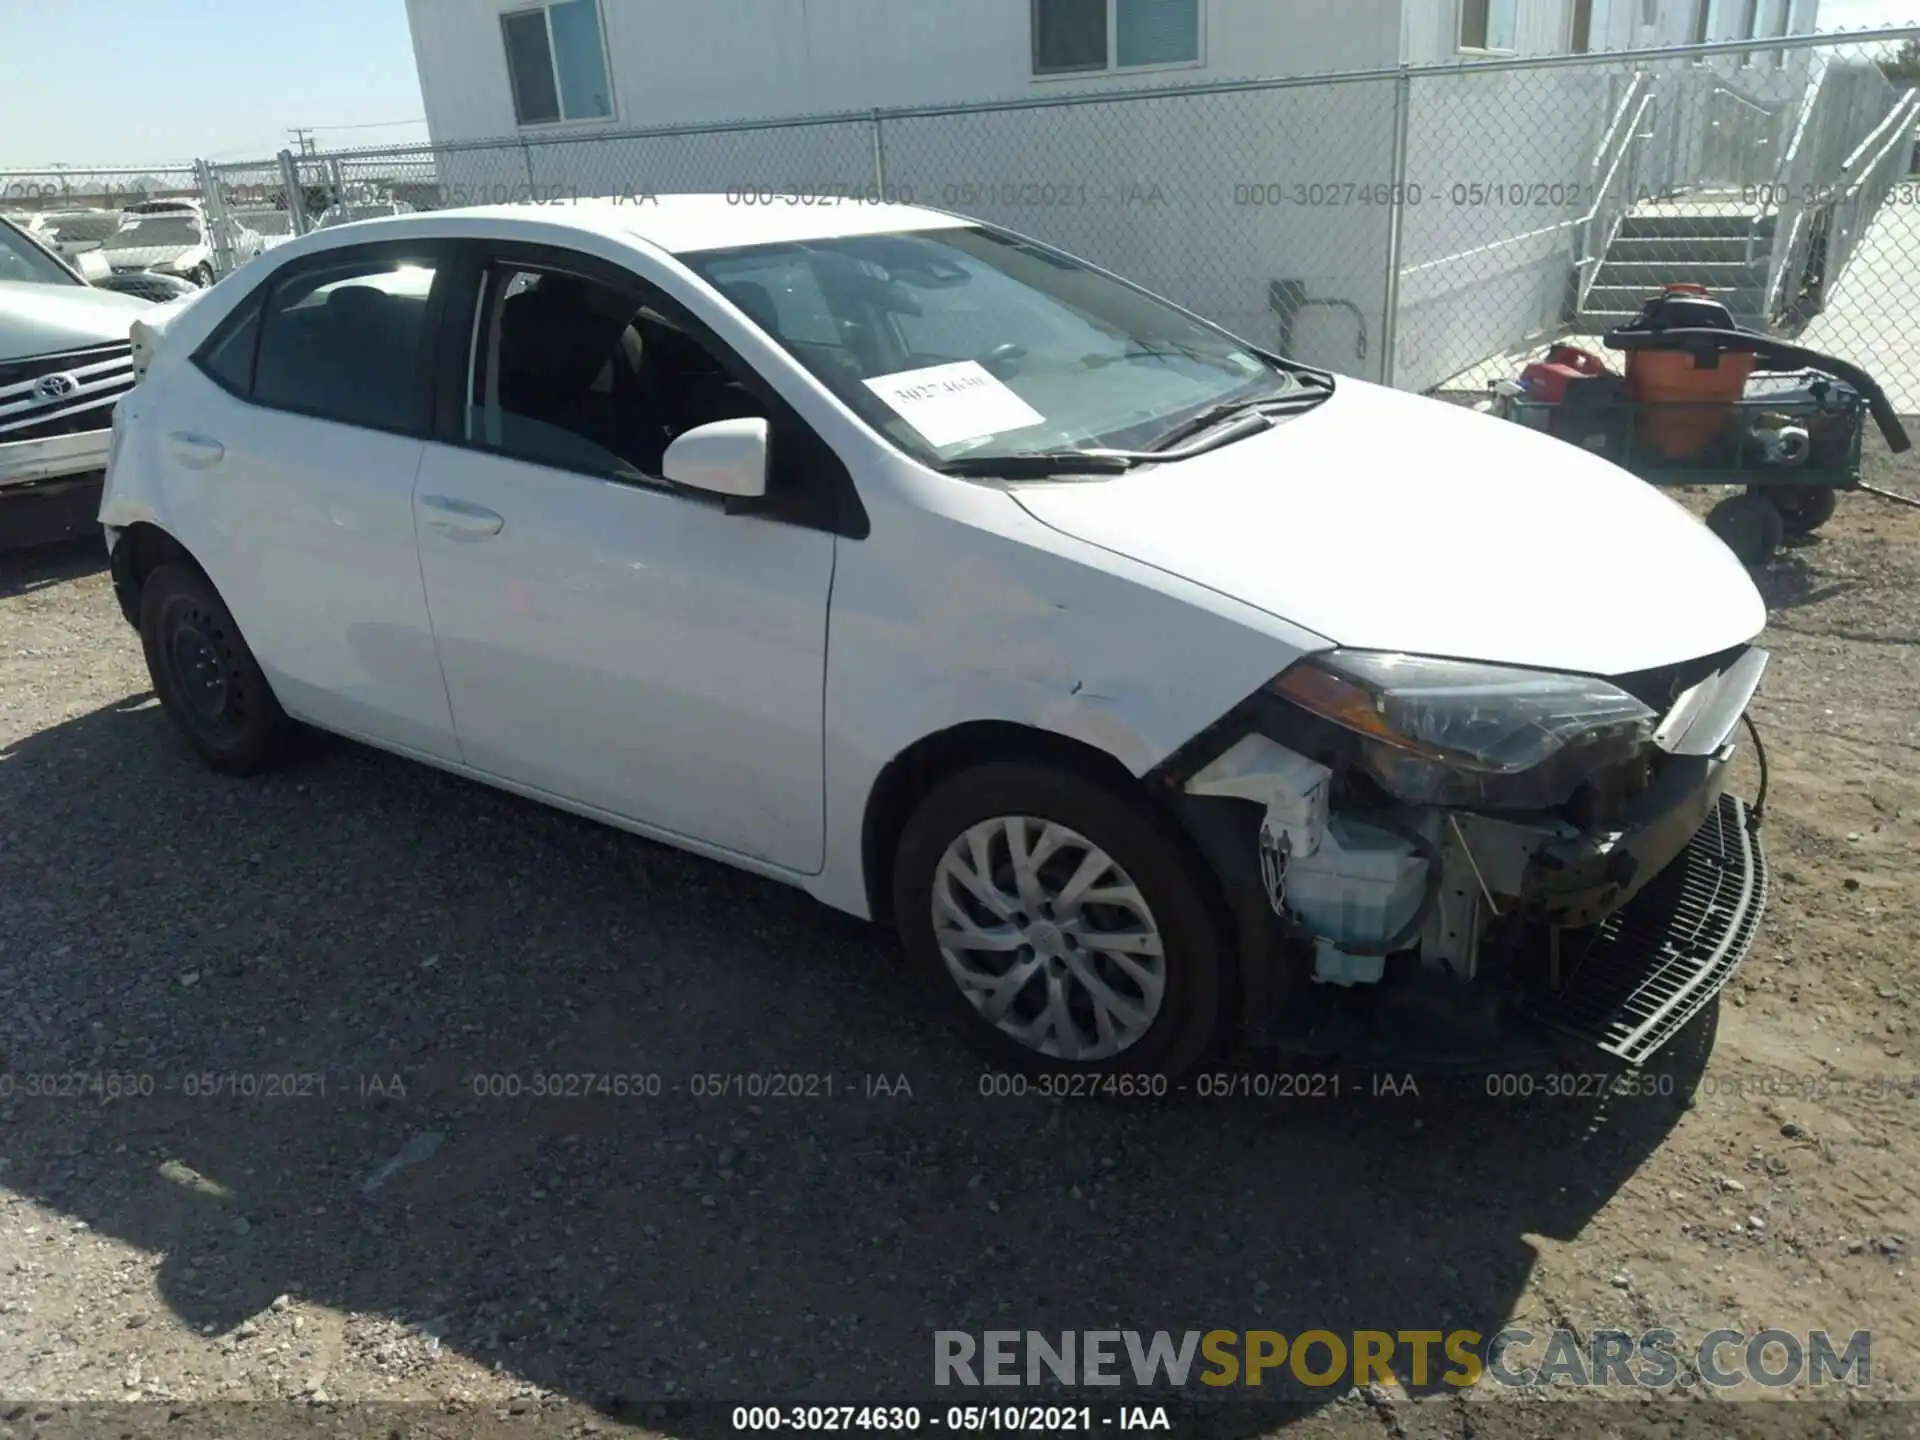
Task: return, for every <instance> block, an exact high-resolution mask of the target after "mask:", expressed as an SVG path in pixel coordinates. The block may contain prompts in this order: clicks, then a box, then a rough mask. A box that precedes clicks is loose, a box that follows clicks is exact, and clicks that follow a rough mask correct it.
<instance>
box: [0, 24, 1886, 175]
mask: <svg viewBox="0 0 1920 1440" xmlns="http://www.w3.org/2000/svg"><path fill="white" fill-rule="evenodd" d="M685 3H688V4H699V3H704V0H685ZM761 3H763V4H770V5H771V4H790V3H794V0H761ZM897 3H900V4H928V3H938V0H897ZM1236 3H1243V4H1250V3H1273V0H1236ZM1315 3H1318V0H1315ZM1910 23H1920V0H1821V4H1820V28H1821V29H1823V30H1830V29H1850V30H1851V29H1860V28H1862V27H1868V26H1875V25H1895V24H1910ZM423 116H424V112H423V109H422V106H421V103H420V83H419V80H418V78H417V76H416V74H415V72H414V68H413V39H412V36H411V34H410V33H409V32H408V29H407V14H406V4H405V0H0V166H4V167H7V168H11V169H22V168H27V167H34V166H41V165H47V164H54V163H59V164H65V165H68V166H71V167H73V168H76V169H77V168H83V167H85V166H88V165H102V164H128V163H135V162H138V163H143V164H152V163H157V162H161V161H184V160H189V159H192V158H194V157H196V156H197V157H200V158H203V159H208V160H251V159H255V158H264V157H269V156H272V155H275V154H277V153H279V151H280V150H281V149H282V148H289V147H292V146H293V145H294V143H295V142H294V141H293V138H292V136H291V135H290V134H289V133H288V132H289V130H290V129H291V128H292V127H294V126H310V127H312V128H313V129H314V130H315V132H316V140H317V143H318V144H319V145H320V147H321V148H322V149H334V148H339V147H342V146H348V145H387V144H398V143H402V142H405V141H409V140H423V139H425V138H426V123H425V120H424V118H423ZM396 122H397V123H396Z"/></svg>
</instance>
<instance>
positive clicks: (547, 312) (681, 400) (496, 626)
mask: <svg viewBox="0 0 1920 1440" xmlns="http://www.w3.org/2000/svg"><path fill="white" fill-rule="evenodd" d="M471 285H472V289H471V292H470V295H471V303H468V304H466V306H465V315H466V318H465V319H464V320H463V319H462V308H461V306H460V305H458V304H455V305H450V307H449V312H448V317H447V325H446V333H447V334H448V335H449V336H450V337H457V341H455V342H453V343H455V344H456V345H457V354H458V355H459V357H460V361H459V363H458V364H457V365H456V364H455V363H454V362H451V361H450V360H449V359H448V358H446V355H445V352H443V360H442V371H443V375H451V374H452V373H454V371H455V370H456V369H457V370H458V371H459V372H460V379H459V382H458V383H457V384H455V385H454V388H453V389H452V390H451V391H448V390H446V389H443V392H442V406H443V409H442V413H441V424H442V427H443V429H442V433H441V434H440V436H439V437H438V438H437V439H436V440H435V441H433V442H431V443H429V444H428V446H427V449H426V455H425V458H424V460H423V461H422V464H421V470H420V479H419V484H418V486H417V487H416V491H415V505H416V519H417V523H418V530H419V537H420V568H421V572H422V574H423V576H424V577H425V581H426V587H427V598H428V603H429V607H430V610H431V613H432V617H433V628H434V637H435V640H436V642H437V645H438V649H439V655H440V669H441V673H442V674H443V675H444V676H445V679H446V689H447V695H448V697H449V699H450V701H451V703H452V706H453V719H454V726H455V730H456V733H457V735H458V738H459V743H460V750H461V754H462V757H463V758H464V759H465V761H466V763H467V764H469V765H471V766H473V767H475V768H476V769H478V770H481V771H484V772H486V773H488V774H491V775H495V776H498V777H500V778H502V779H505V780H508V781H511V782H514V783H516V784H518V785H522V786H525V787H529V788H531V789H534V790H536V791H539V792H542V793H545V794H549V795H553V796H557V797H560V798H563V799H565V800H568V801H571V802H574V803H576V804H580V805H585V806H588V807H591V808H592V809H595V810H598V811H602V812H605V813H607V814H609V815H612V816H617V817H620V818H622V819H624V820H628V821H632V822H637V823H639V824H641V825H644V826H647V827H651V828H654V829H657V830H658V831H661V832H663V833H665V834H667V835H669V836H673V837H678V838H684V839H687V840H691V841H695V842H698V843H700V844H702V845H706V846H711V847H715V848H718V849H720V850H724V851H727V852H731V853H733V854H737V855H740V856H743V857H748V858H751V859H754V860H758V861H761V862H765V863H767V864H771V865H775V866H779V867H781V868H784V869H788V870H793V871H799V872H813V871H817V870H818V869H819V868H820V865H821V863H822V854H823V798H822V756H821V743H822V724H823V700H822V695H823V685H824V679H825V668H826V644H827V601H828V593H829V590H830V589H831V586H832V582H833V565H834V540H835V537H834V535H833V534H832V533H830V531H829V530H827V529H825V528H821V527H820V526H818V525H816V524H812V523H808V522H807V521H806V519H805V517H804V516H801V517H798V518H796V516H795V515H794V514H792V513H789V512H783V511H782V510H781V509H780V508H779V507H778V506H776V507H775V508H774V509H773V510H772V511H768V512H763V513H729V511H728V509H727V508H726V507H725V506H723V505H722V504H721V503H720V502H719V501H717V500H716V499H715V498H714V497H710V496H703V495H695V494H693V493H691V492H687V491H682V490H676V489H674V488H672V487H670V486H668V485H667V484H666V482H665V481H663V480H662V479H661V478H660V477H659V465H660V455H661V453H662V451H663V450H664V448H665V444H666V442H667V440H668V439H669V438H670V436H671V434H672V433H677V431H678V430H680V429H684V428H687V426H688V425H690V424H692V423H698V422H699V421H700V420H704V419H718V418H723V417H722V416H721V415H720V414H719V413H717V412H716V413H706V412H704V411H702V412H700V413H698V414H695V413H694V412H693V411H692V410H690V409H689V408H688V406H689V404H690V403H707V404H709V405H710V406H715V405H717V406H722V407H725V406H728V405H731V406H732V407H733V408H734V409H735V411H736V413H747V412H748V410H750V409H751V408H753V406H754V405H756V404H757V403H758V402H756V401H754V400H753V399H752V398H751V397H750V396H749V395H748V392H747V390H746V389H744V388H742V387H740V386H738V385H732V388H731V389H729V388H728V387H729V385H730V384H731V382H730V381H728V380H727V379H726V378H725V377H723V376H718V374H717V370H718V367H715V371H716V373H715V374H710V375H707V376H705V377H703V378H702V379H701V380H700V381H699V382H698V384H697V386H696V388H697V389H698V390H699V395H700V396H701V397H704V400H699V399H696V400H695V401H692V402H690V401H689V399H688V397H687V394H686V393H685V392H684V389H683V387H682V386H681V384H680V383H679V382H681V381H684V380H686V378H687V377H686V376H685V375H684V374H682V373H681V371H680V370H675V371H674V372H673V373H672V374H670V375H668V374H663V373H660V366H662V365H664V364H666V363H667V361H668V359H669V356H668V350H669V348H670V341H669V339H661V338H659V337H660V334H664V333H665V332H659V333H658V334H656V335H655V336H654V339H653V340H652V341H649V342H643V341H642V340H641V336H640V332H641V329H642V328H643V321H644V316H646V315H649V314H651V315H653V316H654V317H655V319H656V320H660V319H663V318H664V317H663V316H662V314H661V312H662V311H663V310H667V309H670V308H671V306H670V302H666V301H665V299H664V297H662V296H660V295H659V293H658V292H657V291H654V290H652V289H651V287H649V286H648V285H646V284H645V283H644V282H643V281H642V280H641V279H640V278H639V277H637V276H635V275H632V274H629V273H627V272H625V271H624V270H621V269H619V268H617V267H614V266H612V265H610V264H609V263H608V262H607V261H605V260H602V259H599V258H596V257H590V256H585V255H576V254H573V253H571V252H567V251H555V250H551V249H546V248H537V249H536V248H515V247H507V246H502V247H494V248H490V249H488V250H486V251H485V252H484V254H476V256H475V259H474V270H473V273H472V277H471ZM464 298H465V297H464V296H463V299H464ZM651 323H652V322H644V324H651ZM679 334H680V341H676V342H672V343H681V342H684V341H685V340H686V339H687V338H688V337H687V336H686V334H685V332H679ZM708 339H709V341H710V343H711V344H713V345H717V344H718V342H712V341H711V337H710V336H709V337H708ZM647 344H658V345H659V346H660V347H661V349H660V353H659V354H658V355H657V356H656V355H651V354H646V353H644V352H645V347H646V345H647ZM695 348H696V349H697V348H698V342H695ZM677 353H679V354H680V355H681V356H682V358H685V356H686V355H688V354H689V353H691V352H689V351H686V350H682V351H680V352H677ZM649 362H652V368H653V371H654V373H650V374H649V373H647V370H648V366H649ZM735 363H736V364H743V363H744V362H738V361H737V359H736V361H735ZM450 383H451V382H450ZM723 392H724V394H723ZM668 410H671V411H672V414H671V416H668V415H667V411H668ZM770 418H771V417H770ZM796 418H797V417H796ZM774 423H775V433H776V439H775V449H776V450H779V449H780V447H781V445H782V439H781V438H780V437H781V430H782V427H783V426H786V425H788V424H789V423H790V422H789V421H788V419H787V417H785V416H784V415H783V416H781V417H779V418H778V419H775V422H774ZM786 442H787V443H788V444H789V445H794V444H804V443H805V440H804V438H803V437H799V436H797V435H795V433H794V432H793V431H792V430H791V429H788V430H787V431H786Z"/></svg>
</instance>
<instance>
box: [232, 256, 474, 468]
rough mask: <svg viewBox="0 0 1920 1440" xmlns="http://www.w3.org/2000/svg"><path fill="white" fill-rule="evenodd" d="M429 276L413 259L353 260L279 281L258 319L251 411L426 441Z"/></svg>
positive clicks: (429, 269)
mask: <svg viewBox="0 0 1920 1440" xmlns="http://www.w3.org/2000/svg"><path fill="white" fill-rule="evenodd" d="M435 275H436V270H435V267H434V266H433V265H432V264H431V263H427V262H424V261H422V260H419V259H407V260H401V259H395V258H393V257H391V256H368V255H365V254H360V255H354V254H351V253H349V254H343V255H341V256H340V257H338V258H334V257H329V258H328V259H327V260H325V261H322V262H321V263H319V264H315V265H310V266H302V267H301V268H300V269H298V270H297V271H295V272H293V273H291V274H289V275H285V276H283V277H281V278H280V279H278V280H276V281H275V283H274V286H273V290H272V293H271V294H270V295H269V296H268V298H267V302H266V307H265V310H264V312H263V315H262V317H261V326H260V337H259V350H258V358H257V359H256V361H255V363H254V370H253V390H252V399H253V401H254V403H256V404H259V405H270V406H273V407H274V408H276V409H281V410H294V411H298V412H300V413H301V414H305V415H313V416H316V417H318V418H320V419H323V420H337V421H339V422H340V423H342V424H346V425H359V426H363V427H366V428H368V429H374V430H393V431H399V432H401V433H403V434H420V435H424V434H426V433H427V431H428V429H429V428H430V423H431V402H430V395H429V383H428V382H429V379H430V377H429V375H428V373H427V361H428V358H429V357H430V355H431V353H432V346H431V345H430V344H429V343H428V336H429V332H430V328H431V323H432V322H431V319H430V312H429V302H430V300H431V299H432V297H433V290H434V280H435Z"/></svg>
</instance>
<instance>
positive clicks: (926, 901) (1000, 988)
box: [893, 762, 1233, 1098]
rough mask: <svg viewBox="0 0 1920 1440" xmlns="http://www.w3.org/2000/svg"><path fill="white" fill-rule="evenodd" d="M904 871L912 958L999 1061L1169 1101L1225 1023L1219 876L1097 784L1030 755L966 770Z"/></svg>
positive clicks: (918, 834) (913, 833) (922, 825)
mask: <svg viewBox="0 0 1920 1440" xmlns="http://www.w3.org/2000/svg"><path fill="white" fill-rule="evenodd" d="M1016 844H1017V845H1018V846H1019V847H1020V850H1021V853H1020V854H1019V855H1018V856H1016V853H1015V846H1016ZM1023 862H1024V863H1023ZM893 877H894V878H893V904H894V916H895V919H896V923H897V925H898V926H899V930H900V939H901V943H902V945H903V946H904V947H905V949H906V953H907V956H908V959H909V962H910V963H911V965H912V966H913V968H914V970H915V971H916V972H917V973H918V976H919V978H920V979H921V980H922V981H923V982H924V983H925V984H926V986H927V987H928V989H929V991H930V992H931V994H932V996H933V998H934V1001H935V1003H936V1004H937V1005H938V1006H939V1008H940V1009H941V1011H942V1013H943V1014H944V1016H945V1017H946V1019H947V1020H948V1021H949V1022H950V1023H951V1024H953V1025H954V1026H955V1027H956V1028H957V1029H958V1030H959V1032H960V1034H961V1036H962V1037H963V1038H964V1039H965V1040H966V1041H967V1042H968V1043H969V1044H971V1045H973V1046H974V1047H975V1048H976V1049H978V1050H979V1051H981V1052H982V1053H983V1054H984V1055H986V1056H987V1058H988V1059H990V1060H991V1061H993V1062H995V1063H996V1064H998V1065H1001V1066H1003V1067H1005V1068H1007V1069H1012V1070H1019V1071H1025V1072H1027V1073H1029V1074H1066V1075H1112V1076H1116V1077H1121V1076H1127V1077H1138V1079H1137V1080H1136V1081H1135V1082H1133V1083H1132V1084H1126V1085H1121V1086H1119V1088H1111V1089H1109V1088H1103V1090H1101V1091H1099V1092H1096V1093H1111V1094H1114V1095H1115V1096H1116V1097H1119V1098H1127V1097H1129V1096H1137V1095H1149V1096H1151V1095H1159V1094H1164V1093H1166V1092H1167V1091H1168V1090H1170V1089H1171V1088H1172V1087H1173V1085H1175V1084H1176V1083H1177V1082H1178V1081H1179V1079H1180V1078H1181V1077H1182V1076H1184V1075H1186V1074H1188V1073H1189V1072H1191V1071H1192V1070H1193V1069H1194V1068H1195V1067H1196V1066H1198V1065H1199V1064H1200V1063H1202V1062H1203V1061H1204V1060H1205V1059H1206V1058H1207V1057H1208V1056H1209V1054H1210V1053H1211V1052H1212V1051H1213V1049H1214V1047H1215V1045H1216V1043H1217V1041H1218V1039H1219V1037H1220V1036H1221V1034H1222V1033H1223V1031H1224V1029H1225V1026H1226V1022H1227V1020H1228V1018H1229V1015H1230V1012H1231V1010H1232V997H1233V984H1232V978H1233V960H1232V948H1231V942H1230V941H1229V939H1228V938H1227V936H1228V932H1227V930H1226V928H1225V927H1224V926H1223V924H1222V923H1221V920H1220V918H1219V911H1220V907H1219V905H1218V903H1217V898H1216V896H1215V894H1214V881H1213V878H1212V876H1211V874H1210V873H1209V872H1208V871H1207V870H1206V869H1205V867H1204V865H1203V864H1202V863H1201V862H1200V861H1199V860H1198V859H1197V858H1196V857H1195V856H1194V855H1193V854H1192V852H1191V851H1190V850H1189V849H1188V848H1187V847H1186V846H1185V845H1183V844H1182V843H1181V841H1180V837H1179V836H1178V835H1177V834H1169V833H1168V830H1167V828H1166V825H1165V824H1164V823H1163V822H1161V821H1159V820H1157V819H1156V818H1155V817H1154V816H1153V815H1152V814H1151V812H1150V811H1149V810H1148V809H1147V808H1146V807H1145V806H1144V805H1142V804H1140V803H1138V802H1136V801H1133V800H1131V799H1129V798H1126V797H1124V796H1122V795H1119V794H1117V793H1115V792H1114V791H1113V790H1111V789H1109V788H1107V787H1105V786H1103V785H1100V784H1098V783H1096V782H1095V781H1093V780H1090V779H1088V778H1085V777H1083V776H1081V775H1078V774H1075V773H1073V772H1071V771H1066V770H1060V769H1055V768H1052V767H1050V766H1046V765H1042V764H1034V763H1025V762H1017V763H1016V762H999V763H993V764H987V765H981V766H979V767H977V768H975V769H972V770H968V771H966V772H964V773H962V774H959V775H956V776H953V777H952V778H950V779H948V780H946V781H945V782H943V783H942V784H941V785H939V786H938V787H936V788H935V789H934V790H933V791H932V792H931V793H930V794H929V795H927V797H926V798H925V799H924V800H922V801H921V803H920V806H919V808H918V809H916V810H915V811H914V813H913V816H912V818H911V819H910V820H909V821H908V822H907V825H906V829H905V830H904V832H903V833H902V835H901V838H900V844H899V848H898V851H897V853H896V859H895V864H894V872H893ZM936 926H938V928H936ZM969 941H971V942H975V943H973V944H969V943H968V942H969ZM1142 1080H1143V1081H1145V1082H1146V1083H1145V1084H1144V1085H1140V1084H1139V1081H1142Z"/></svg>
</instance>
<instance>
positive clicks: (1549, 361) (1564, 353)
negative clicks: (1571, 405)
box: [1520, 345, 1609, 405]
mask: <svg viewBox="0 0 1920 1440" xmlns="http://www.w3.org/2000/svg"><path fill="white" fill-rule="evenodd" d="M1608 373H1609V371H1608V370H1607V362H1606V361H1604V360H1602V359H1601V358H1600V357H1599V356H1598V355H1595V354H1594V353H1593V352H1592V351H1591V350H1582V349H1581V348H1580V347H1579V346H1577V345H1555V346H1554V347H1553V348H1552V349H1551V350H1549V351H1547V358H1546V359H1544V360H1536V361H1535V362H1534V363H1533V364H1531V365H1529V366H1527V368H1526V369H1524V370H1522V371H1521V372H1520V383H1521V384H1522V385H1524V386H1525V387H1526V389H1527V396H1528V398H1529V399H1532V400H1539V401H1543V402H1545V403H1546V404H1548V405H1558V404H1560V403H1561V402H1562V401H1564V400H1565V399H1566V398H1567V386H1568V385H1570V384H1572V383H1573V382H1574V381H1576V380H1592V379H1595V378H1597V377H1599V376H1602V375H1606V374H1608Z"/></svg>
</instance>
